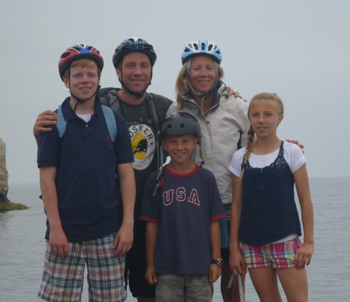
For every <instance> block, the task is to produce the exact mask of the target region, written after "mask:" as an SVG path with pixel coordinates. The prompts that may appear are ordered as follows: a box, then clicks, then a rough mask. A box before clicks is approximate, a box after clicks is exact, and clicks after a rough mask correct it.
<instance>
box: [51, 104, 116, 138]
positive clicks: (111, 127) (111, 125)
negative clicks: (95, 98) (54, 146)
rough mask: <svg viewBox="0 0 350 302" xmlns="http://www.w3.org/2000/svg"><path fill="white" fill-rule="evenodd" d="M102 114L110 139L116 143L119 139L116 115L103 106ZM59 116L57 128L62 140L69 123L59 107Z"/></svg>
mask: <svg viewBox="0 0 350 302" xmlns="http://www.w3.org/2000/svg"><path fill="white" fill-rule="evenodd" d="M102 112H103V116H104V119H105V121H106V125H107V129H108V133H109V137H110V138H111V140H112V142H113V143H114V142H115V140H116V138H117V123H116V120H115V116H114V113H113V111H112V109H111V108H109V107H107V106H105V105H102ZM57 114H58V118H57V124H56V127H57V130H58V134H59V137H60V138H62V137H63V135H64V132H65V131H66V127H67V121H66V120H65V119H64V116H63V112H62V108H61V106H59V107H58V110H57Z"/></svg>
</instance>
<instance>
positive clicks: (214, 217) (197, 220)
mask: <svg viewBox="0 0 350 302" xmlns="http://www.w3.org/2000/svg"><path fill="white" fill-rule="evenodd" d="M160 138H161V139H162V145H163V148H164V149H165V151H166V152H167V153H168V155H169V156H170V157H171V161H170V163H169V164H167V165H166V166H165V167H164V170H163V171H162V172H161V174H160V176H158V175H157V172H155V173H153V174H151V176H150V177H149V179H148V181H147V183H146V187H145V194H144V199H143V202H142V208H141V216H140V219H141V220H143V221H146V222H147V226H146V251H147V271H146V279H147V281H148V282H149V283H150V284H154V283H157V287H156V300H157V302H162V301H167V302H169V301H211V299H212V292H211V283H213V282H215V281H216V280H217V279H218V278H219V276H220V275H221V266H222V264H223V261H222V258H221V255H220V226H219V220H220V219H223V218H225V214H224V209H223V206H222V203H221V199H220V195H219V192H218V188H217V185H216V181H215V178H214V176H213V174H212V173H211V172H210V171H208V170H206V169H204V168H201V167H200V166H198V165H195V164H194V163H193V162H192V160H191V154H192V152H193V150H194V149H195V148H196V146H197V144H199V143H200V138H201V131H200V126H199V124H198V122H197V120H196V119H195V118H194V117H193V116H192V115H190V114H188V113H185V112H178V113H172V114H170V115H168V116H167V117H166V118H165V120H164V122H163V123H162V125H161V129H160Z"/></svg>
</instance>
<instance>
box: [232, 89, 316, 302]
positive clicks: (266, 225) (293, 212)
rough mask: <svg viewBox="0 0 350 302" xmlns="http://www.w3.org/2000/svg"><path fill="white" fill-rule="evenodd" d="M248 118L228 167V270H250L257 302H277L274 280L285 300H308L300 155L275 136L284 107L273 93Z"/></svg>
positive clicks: (308, 225)
mask: <svg viewBox="0 0 350 302" xmlns="http://www.w3.org/2000/svg"><path fill="white" fill-rule="evenodd" d="M248 118H249V120H250V123H251V126H250V130H249V132H248V141H247V145H246V148H243V149H240V150H238V151H237V152H235V153H234V155H233V158H232V161H231V164H230V166H229V170H230V171H231V172H232V173H233V174H234V176H233V203H232V209H231V217H232V219H231V241H230V252H231V255H230V268H231V270H232V271H233V273H234V274H236V275H237V274H245V273H246V268H248V269H249V274H250V277H251V279H252V282H253V285H254V287H255V289H256V291H257V293H258V295H259V298H260V300H261V301H277V302H278V301H282V299H281V296H280V293H279V290H278V282H277V277H278V278H279V280H280V282H281V284H282V287H283V290H284V292H285V294H286V297H287V299H288V301H308V285H307V277H306V270H305V265H309V264H310V262H311V257H312V254H313V251H314V232H313V224H314V216H313V206H312V203H311V197H310V190H309V183H308V176H307V171H306V164H305V157H304V154H303V152H302V150H301V149H300V148H299V147H298V146H296V145H295V144H290V143H288V142H283V141H281V140H280V139H279V138H278V137H277V134H276V131H277V127H278V125H279V124H280V123H281V121H282V119H283V103H282V101H281V99H280V98H279V97H278V96H277V95H276V94H272V93H261V94H258V95H256V96H255V97H253V99H252V101H251V103H250V105H249V108H248ZM254 134H256V141H255V142H254ZM294 182H295V184H296V189H297V193H298V198H299V202H300V206H301V212H302V222H303V229H304V243H303V244H302V243H301V242H300V239H299V236H300V235H301V227H300V221H299V217H298V212H297V208H296V204H295V201H294Z"/></svg>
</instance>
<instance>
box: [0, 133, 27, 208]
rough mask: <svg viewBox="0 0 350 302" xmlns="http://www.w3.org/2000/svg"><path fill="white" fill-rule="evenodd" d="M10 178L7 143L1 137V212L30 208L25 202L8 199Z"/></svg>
mask: <svg viewBox="0 0 350 302" xmlns="http://www.w3.org/2000/svg"><path fill="white" fill-rule="evenodd" d="M8 178H9V175H8V173H7V169H6V145H5V142H4V141H3V140H2V139H1V137H0V212H4V211H11V210H24V209H28V207H27V206H25V205H23V204H20V203H14V202H11V201H9V200H8V198H7V193H8V191H9V185H8Z"/></svg>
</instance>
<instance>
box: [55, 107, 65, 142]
mask: <svg viewBox="0 0 350 302" xmlns="http://www.w3.org/2000/svg"><path fill="white" fill-rule="evenodd" d="M57 115H58V116H57V124H56V127H57V130H58V135H59V137H60V138H62V137H63V134H64V132H65V131H66V127H67V121H66V120H65V119H64V116H63V112H62V108H61V105H60V106H59V107H58V110H57Z"/></svg>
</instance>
